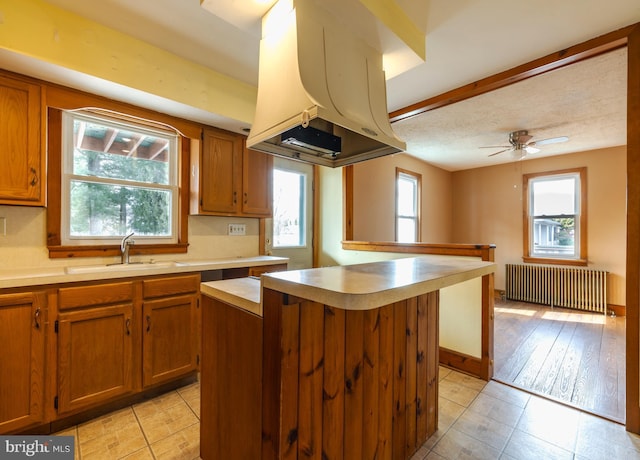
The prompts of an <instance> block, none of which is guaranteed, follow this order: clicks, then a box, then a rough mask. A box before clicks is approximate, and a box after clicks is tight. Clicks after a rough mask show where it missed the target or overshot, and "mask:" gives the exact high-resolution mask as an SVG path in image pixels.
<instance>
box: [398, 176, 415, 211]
mask: <svg viewBox="0 0 640 460" xmlns="http://www.w3.org/2000/svg"><path fill="white" fill-rule="evenodd" d="M416 189H417V184H416V180H415V179H414V178H412V177H410V176H407V175H404V174H400V176H399V177H398V204H397V205H398V215H401V216H415V215H416V194H417V190H416Z"/></svg>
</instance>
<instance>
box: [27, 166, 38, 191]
mask: <svg viewBox="0 0 640 460" xmlns="http://www.w3.org/2000/svg"><path fill="white" fill-rule="evenodd" d="M29 169H31V174H33V177H32V178H31V182H30V183H31V186H32V187H33V186H34V185H36V184H37V183H38V180H39V178H38V171H36V170H35V168H29Z"/></svg>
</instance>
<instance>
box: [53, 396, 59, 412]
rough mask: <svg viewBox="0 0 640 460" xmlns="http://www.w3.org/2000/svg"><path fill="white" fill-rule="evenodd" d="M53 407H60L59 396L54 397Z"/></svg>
mask: <svg viewBox="0 0 640 460" xmlns="http://www.w3.org/2000/svg"><path fill="white" fill-rule="evenodd" d="M53 408H54V409H57V408H58V397H57V396H56V397H55V398H53Z"/></svg>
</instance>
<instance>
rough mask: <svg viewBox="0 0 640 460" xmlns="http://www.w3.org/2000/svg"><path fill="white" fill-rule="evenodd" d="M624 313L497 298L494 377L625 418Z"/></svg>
mask: <svg viewBox="0 0 640 460" xmlns="http://www.w3.org/2000/svg"><path fill="white" fill-rule="evenodd" d="M625 319H626V318H625V317H624V316H610V315H604V314H602V313H594V312H588V311H582V310H571V309H567V308H552V307H548V306H543V305H537V304H532V303H525V302H516V301H511V300H497V301H496V303H495V317H494V362H495V367H494V375H493V379H494V380H496V381H498V382H501V383H504V384H507V385H510V386H513V387H516V388H519V389H522V390H525V391H527V392H530V393H533V394H537V395H540V396H542V397H545V398H547V399H552V400H554V401H557V402H560V403H563V404H566V405H569V406H572V407H575V408H577V409H580V410H583V411H585V412H590V413H592V414H595V415H598V416H601V417H604V418H607V419H609V420H612V421H615V422H618V423H625V403H626V384H625V379H626V366H625V360H626V357H625V355H626V353H625V343H626V334H625V326H626V324H625V323H626V322H625Z"/></svg>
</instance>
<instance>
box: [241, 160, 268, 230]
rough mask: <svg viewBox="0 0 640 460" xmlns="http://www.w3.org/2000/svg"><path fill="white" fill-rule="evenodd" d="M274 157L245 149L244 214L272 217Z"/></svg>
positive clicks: (243, 171)
mask: <svg viewBox="0 0 640 460" xmlns="http://www.w3.org/2000/svg"><path fill="white" fill-rule="evenodd" d="M272 202H273V156H271V155H269V154H266V153H262V152H258V151H256V150H251V149H244V152H243V161H242V213H243V214H251V215H255V216H262V217H271V213H272V211H271V209H272V206H273V205H272Z"/></svg>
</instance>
